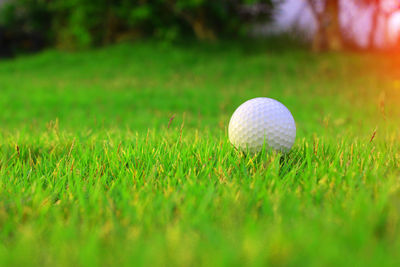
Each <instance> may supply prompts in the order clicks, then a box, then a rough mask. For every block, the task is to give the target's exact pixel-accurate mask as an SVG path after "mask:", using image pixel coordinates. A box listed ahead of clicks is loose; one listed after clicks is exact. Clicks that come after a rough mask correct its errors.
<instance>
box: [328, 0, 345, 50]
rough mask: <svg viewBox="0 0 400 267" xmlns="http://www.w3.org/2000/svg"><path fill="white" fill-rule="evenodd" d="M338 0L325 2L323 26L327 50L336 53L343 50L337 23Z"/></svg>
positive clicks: (338, 23)
mask: <svg viewBox="0 0 400 267" xmlns="http://www.w3.org/2000/svg"><path fill="white" fill-rule="evenodd" d="M339 8H340V7H339V0H326V2H325V14H324V19H325V21H324V25H323V27H324V28H325V31H326V41H327V43H326V45H327V49H328V50H334V51H338V50H341V49H342V48H343V41H342V34H341V30H340V21H339V13H340V12H339V11H340V10H339Z"/></svg>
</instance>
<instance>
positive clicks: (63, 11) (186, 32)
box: [0, 0, 274, 49]
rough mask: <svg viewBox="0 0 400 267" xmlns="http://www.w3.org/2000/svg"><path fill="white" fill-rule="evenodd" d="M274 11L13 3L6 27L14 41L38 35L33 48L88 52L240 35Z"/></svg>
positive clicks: (143, 2)
mask: <svg viewBox="0 0 400 267" xmlns="http://www.w3.org/2000/svg"><path fill="white" fill-rule="evenodd" d="M273 10H274V4H273V1H271V0H208V1H207V0H114V1H112V0H96V1H92V0H64V1H50V0H9V1H8V2H7V3H6V4H5V5H4V6H3V7H2V8H1V10H0V12H1V13H0V17H1V18H2V19H1V21H0V25H3V28H4V29H6V32H8V33H11V38H14V35H18V36H20V33H22V34H23V35H24V36H26V37H28V36H29V37H35V38H33V39H34V40H31V43H32V46H33V47H37V46H36V44H39V43H40V44H42V41H43V42H44V41H45V42H46V43H47V44H54V45H58V46H61V47H66V48H84V47H92V46H99V45H104V44H108V43H114V42H118V41H121V40H134V39H139V38H146V37H155V38H159V39H163V40H166V41H173V40H176V39H178V38H182V37H195V38H197V39H198V40H203V41H210V40H215V39H218V38H225V37H229V38H232V37H240V36H243V35H245V34H246V33H247V32H248V30H249V28H250V27H251V25H253V24H254V23H255V22H257V21H260V20H261V21H268V20H270V19H271V17H272V13H273ZM36 38H37V39H36ZM18 39H19V38H16V39H15V40H14V41H18ZM38 39H41V42H36V41H37V40H38ZM14 41H13V42H14ZM33 44H35V45H33ZM4 49H6V48H4Z"/></svg>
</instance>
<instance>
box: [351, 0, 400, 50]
mask: <svg viewBox="0 0 400 267" xmlns="http://www.w3.org/2000/svg"><path fill="white" fill-rule="evenodd" d="M354 3H356V4H357V5H358V6H359V7H360V8H367V9H370V10H371V26H370V31H369V34H368V48H369V49H372V48H374V47H375V44H376V42H375V39H376V36H377V32H378V19H379V17H380V16H381V17H382V18H383V25H382V30H383V32H384V34H383V36H384V40H383V41H384V43H385V44H386V45H387V44H388V43H389V40H388V39H389V38H388V21H389V19H390V17H391V16H392V15H393V13H394V12H396V11H398V10H399V7H400V3H399V1H395V0H354Z"/></svg>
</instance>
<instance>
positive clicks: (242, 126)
mask: <svg viewBox="0 0 400 267" xmlns="http://www.w3.org/2000/svg"><path fill="white" fill-rule="evenodd" d="M228 133H229V141H230V142H231V143H232V144H233V145H234V146H235V147H236V148H238V149H240V150H243V151H250V152H254V153H257V152H260V151H261V150H262V148H263V147H264V145H265V147H266V148H272V149H275V150H279V151H282V152H289V150H290V149H291V148H292V146H293V143H294V140H295V138H296V124H295V122H294V119H293V116H292V114H291V113H290V111H289V110H288V109H287V108H286V107H285V106H284V105H283V104H282V103H280V102H278V101H276V100H274V99H271V98H266V97H258V98H254V99H250V100H248V101H246V102H244V103H243V104H242V105H240V106H239V107H238V108H237V109H236V110H235V112H234V113H233V115H232V117H231V120H230V122H229V130H228Z"/></svg>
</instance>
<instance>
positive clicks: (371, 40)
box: [368, 7, 379, 49]
mask: <svg viewBox="0 0 400 267" xmlns="http://www.w3.org/2000/svg"><path fill="white" fill-rule="evenodd" d="M378 15H379V12H378V7H374V10H373V12H372V18H371V30H370V31H369V34H368V47H369V49H373V48H374V46H375V36H376V31H377V29H378Z"/></svg>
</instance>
